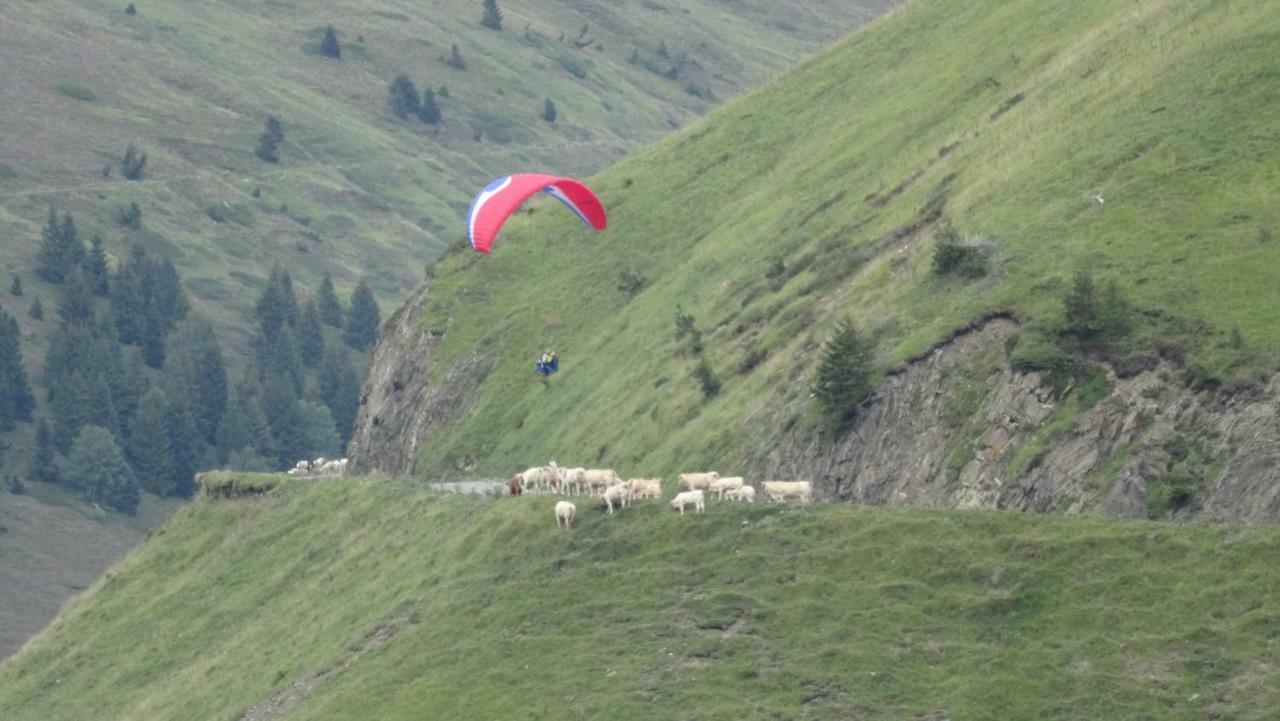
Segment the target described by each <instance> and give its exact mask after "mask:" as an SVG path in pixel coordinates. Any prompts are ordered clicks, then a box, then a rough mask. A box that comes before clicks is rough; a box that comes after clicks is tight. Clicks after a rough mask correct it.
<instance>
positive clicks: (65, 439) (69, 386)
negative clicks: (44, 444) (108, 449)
mask: <svg viewBox="0 0 1280 721" xmlns="http://www.w3.org/2000/svg"><path fill="white" fill-rule="evenodd" d="M88 397H89V384H88V383H87V382H86V381H85V379H84V375H83V374H82V373H80V372H79V371H75V372H73V373H72V374H71V376H70V378H69V380H68V381H67V382H65V383H63V384H62V386H61V387H59V388H58V389H57V393H55V394H54V396H53V403H52V406H53V428H52V431H53V447H54V448H55V449H57V450H58V452H59V453H62V454H64V455H65V454H66V453H67V452H69V451H70V450H71V443H72V441H74V440H75V439H76V434H77V433H79V432H80V429H81V428H83V427H84V426H85V425H86V424H87V423H89V422H90V421H91V420H92V419H91V418H90V417H89V416H88V413H87V412H86V405H87V403H86V400H87V399H88Z"/></svg>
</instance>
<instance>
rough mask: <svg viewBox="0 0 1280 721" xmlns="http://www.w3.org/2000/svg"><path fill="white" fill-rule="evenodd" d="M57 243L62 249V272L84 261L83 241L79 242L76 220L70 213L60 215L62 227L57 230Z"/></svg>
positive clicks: (68, 270) (73, 268) (68, 271)
mask: <svg viewBox="0 0 1280 721" xmlns="http://www.w3.org/2000/svg"><path fill="white" fill-rule="evenodd" d="M58 234H59V236H60V237H59V240H58V244H59V247H60V249H61V251H62V273H63V275H65V274H67V273H70V272H71V271H72V270H75V269H77V268H79V267H80V266H81V264H83V263H84V256H85V250H84V243H82V242H80V233H79V231H77V230H76V221H75V220H74V219H72V217H71V214H70V213H65V214H63V216H62V227H61V228H60V229H59V231H58Z"/></svg>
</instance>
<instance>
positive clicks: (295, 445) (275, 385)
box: [261, 378, 308, 468]
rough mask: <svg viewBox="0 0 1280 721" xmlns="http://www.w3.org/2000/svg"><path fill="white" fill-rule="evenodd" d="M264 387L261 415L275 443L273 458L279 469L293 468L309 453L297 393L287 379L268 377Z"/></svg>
mask: <svg viewBox="0 0 1280 721" xmlns="http://www.w3.org/2000/svg"><path fill="white" fill-rule="evenodd" d="M262 385H263V387H262V399H261V401H262V415H263V416H264V417H265V418H266V419H267V425H268V426H269V427H270V428H271V437H272V439H274V441H275V448H274V449H273V451H274V453H273V456H274V458H275V460H276V462H277V463H278V464H279V465H278V466H277V467H281V468H283V467H286V466H292V465H293V463H294V462H296V461H297V460H298V459H300V458H303V457H305V456H307V451H308V449H307V448H306V438H305V436H304V433H305V430H304V428H303V422H304V421H303V418H302V416H301V415H300V414H299V412H298V411H299V409H298V397H297V393H296V391H295V390H294V388H293V386H292V385H291V384H290V383H288V382H287V380H286V379H272V378H268V379H267V380H266V381H265V382H264V383H263V384H262Z"/></svg>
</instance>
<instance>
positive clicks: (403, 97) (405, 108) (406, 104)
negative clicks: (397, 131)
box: [387, 73, 422, 120]
mask: <svg viewBox="0 0 1280 721" xmlns="http://www.w3.org/2000/svg"><path fill="white" fill-rule="evenodd" d="M387 94H388V98H387V102H388V104H389V105H390V107H391V114H392V115H395V116H396V117H397V118H400V119H401V120H406V119H408V118H409V116H411V115H412V116H417V115H418V112H419V111H420V110H421V106H422V101H421V99H419V97H418V88H417V86H415V85H414V84H413V81H412V80H410V79H409V76H408V75H405V74H404V73H400V74H399V75H397V76H395V78H394V79H392V81H391V85H390V86H389V87H388V88H387Z"/></svg>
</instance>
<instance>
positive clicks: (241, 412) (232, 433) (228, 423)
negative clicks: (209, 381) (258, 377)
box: [218, 381, 275, 467]
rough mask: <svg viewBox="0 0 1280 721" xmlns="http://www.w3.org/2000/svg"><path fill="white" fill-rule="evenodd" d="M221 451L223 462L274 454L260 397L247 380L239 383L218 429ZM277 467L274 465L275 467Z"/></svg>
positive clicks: (273, 443) (272, 442)
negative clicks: (233, 458) (259, 401)
mask: <svg viewBox="0 0 1280 721" xmlns="http://www.w3.org/2000/svg"><path fill="white" fill-rule="evenodd" d="M218 448H219V449H220V451H221V455H222V458H223V459H227V458H230V457H231V455H232V454H240V455H241V456H242V457H247V456H252V455H257V456H272V457H274V455H275V440H274V439H273V438H272V437H271V428H270V426H269V425H268V424H267V419H266V416H264V415H263V413H262V407H261V405H259V403H258V395H257V393H256V391H255V389H254V387H253V385H252V384H251V383H250V382H248V381H242V382H240V383H238V384H236V387H235V388H234V389H233V390H232V392H231V397H230V399H229V400H228V401H227V413H226V415H225V416H224V417H223V419H222V424H221V426H220V427H219V429H218ZM273 467H274V464H273Z"/></svg>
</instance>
